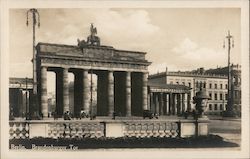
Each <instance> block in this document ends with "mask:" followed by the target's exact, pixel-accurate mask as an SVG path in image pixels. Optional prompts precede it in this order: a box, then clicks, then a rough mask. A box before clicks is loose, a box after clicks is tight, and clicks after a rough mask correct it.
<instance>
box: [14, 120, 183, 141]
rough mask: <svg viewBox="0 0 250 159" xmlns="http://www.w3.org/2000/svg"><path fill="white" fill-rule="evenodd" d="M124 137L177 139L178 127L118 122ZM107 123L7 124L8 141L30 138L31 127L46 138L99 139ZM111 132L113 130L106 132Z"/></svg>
mask: <svg viewBox="0 0 250 159" xmlns="http://www.w3.org/2000/svg"><path fill="white" fill-rule="evenodd" d="M117 123H119V124H120V125H121V131H122V132H123V136H124V137H138V138H144V137H171V138H174V137H177V136H179V135H180V126H179V124H178V122H174V121H171V122H170V121H120V122H119V121H118V122H117ZM107 124H108V122H99V121H95V122H88V121H69V122H68V121H50V122H46V121H45V122H43V121H39V123H38V122H32V121H30V122H21V121H11V122H10V123H9V126H10V129H9V134H10V139H14V138H15V139H20V138H22V139H25V138H32V136H34V135H32V134H30V133H31V129H32V125H40V126H41V127H42V128H43V129H42V130H43V131H45V134H46V135H45V137H48V138H100V137H105V134H106V131H107V130H106V129H107V128H108V127H107ZM39 131H41V130H40V129H39ZM108 131H111V132H113V130H108Z"/></svg>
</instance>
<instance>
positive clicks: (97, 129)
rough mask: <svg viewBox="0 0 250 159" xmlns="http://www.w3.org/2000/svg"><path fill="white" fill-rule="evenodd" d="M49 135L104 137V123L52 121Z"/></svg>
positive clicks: (59, 136) (58, 136) (54, 136)
mask: <svg viewBox="0 0 250 159" xmlns="http://www.w3.org/2000/svg"><path fill="white" fill-rule="evenodd" d="M48 136H49V137H51V138H100V137H104V124H103V123H99V122H96V123H80V122H75V123H72V122H70V123H52V124H49V129H48Z"/></svg>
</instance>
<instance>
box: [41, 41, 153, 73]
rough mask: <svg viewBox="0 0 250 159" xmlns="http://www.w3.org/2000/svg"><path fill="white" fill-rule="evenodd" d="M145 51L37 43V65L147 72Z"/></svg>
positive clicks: (148, 63) (147, 63)
mask: <svg viewBox="0 0 250 159" xmlns="http://www.w3.org/2000/svg"><path fill="white" fill-rule="evenodd" d="M145 54H146V53H145V52H137V51H126V50H117V49H114V48H113V47H111V46H94V45H88V46H86V47H84V48H79V47H78V46H72V45H61V44H50V43H38V45H37V59H38V66H39V65H41V66H47V67H62V66H65V67H68V68H70V67H72V68H87V69H97V70H98V69H101V70H110V69H112V70H117V71H123V70H130V71H135V72H147V66H148V65H150V64H151V62H148V61H147V60H146V59H145Z"/></svg>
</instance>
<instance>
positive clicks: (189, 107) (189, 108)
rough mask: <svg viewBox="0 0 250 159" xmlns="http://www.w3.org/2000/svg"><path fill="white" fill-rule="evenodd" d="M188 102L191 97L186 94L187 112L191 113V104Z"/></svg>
mask: <svg viewBox="0 0 250 159" xmlns="http://www.w3.org/2000/svg"><path fill="white" fill-rule="evenodd" d="M190 101H191V95H190V93H188V94H187V110H188V111H191V103H190Z"/></svg>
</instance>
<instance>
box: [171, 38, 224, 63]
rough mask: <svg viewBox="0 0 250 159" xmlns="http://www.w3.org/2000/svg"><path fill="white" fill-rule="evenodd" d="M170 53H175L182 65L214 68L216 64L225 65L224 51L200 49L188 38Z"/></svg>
mask: <svg viewBox="0 0 250 159" xmlns="http://www.w3.org/2000/svg"><path fill="white" fill-rule="evenodd" d="M172 51H173V52H174V53H176V55H177V56H178V58H179V59H180V60H182V61H183V63H186V64H191V65H192V66H195V67H204V66H207V67H214V66H216V65H218V64H219V65H223V64H226V59H225V58H226V57H227V54H226V52H225V51H224V50H222V49H220V50H215V49H212V48H206V47H201V46H199V45H198V43H196V42H194V41H192V40H190V39H189V38H185V39H184V40H183V41H182V42H181V43H180V44H179V45H178V46H176V47H174V48H173V49H172ZM215 61H216V63H215ZM189 66H190V65H189Z"/></svg>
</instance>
